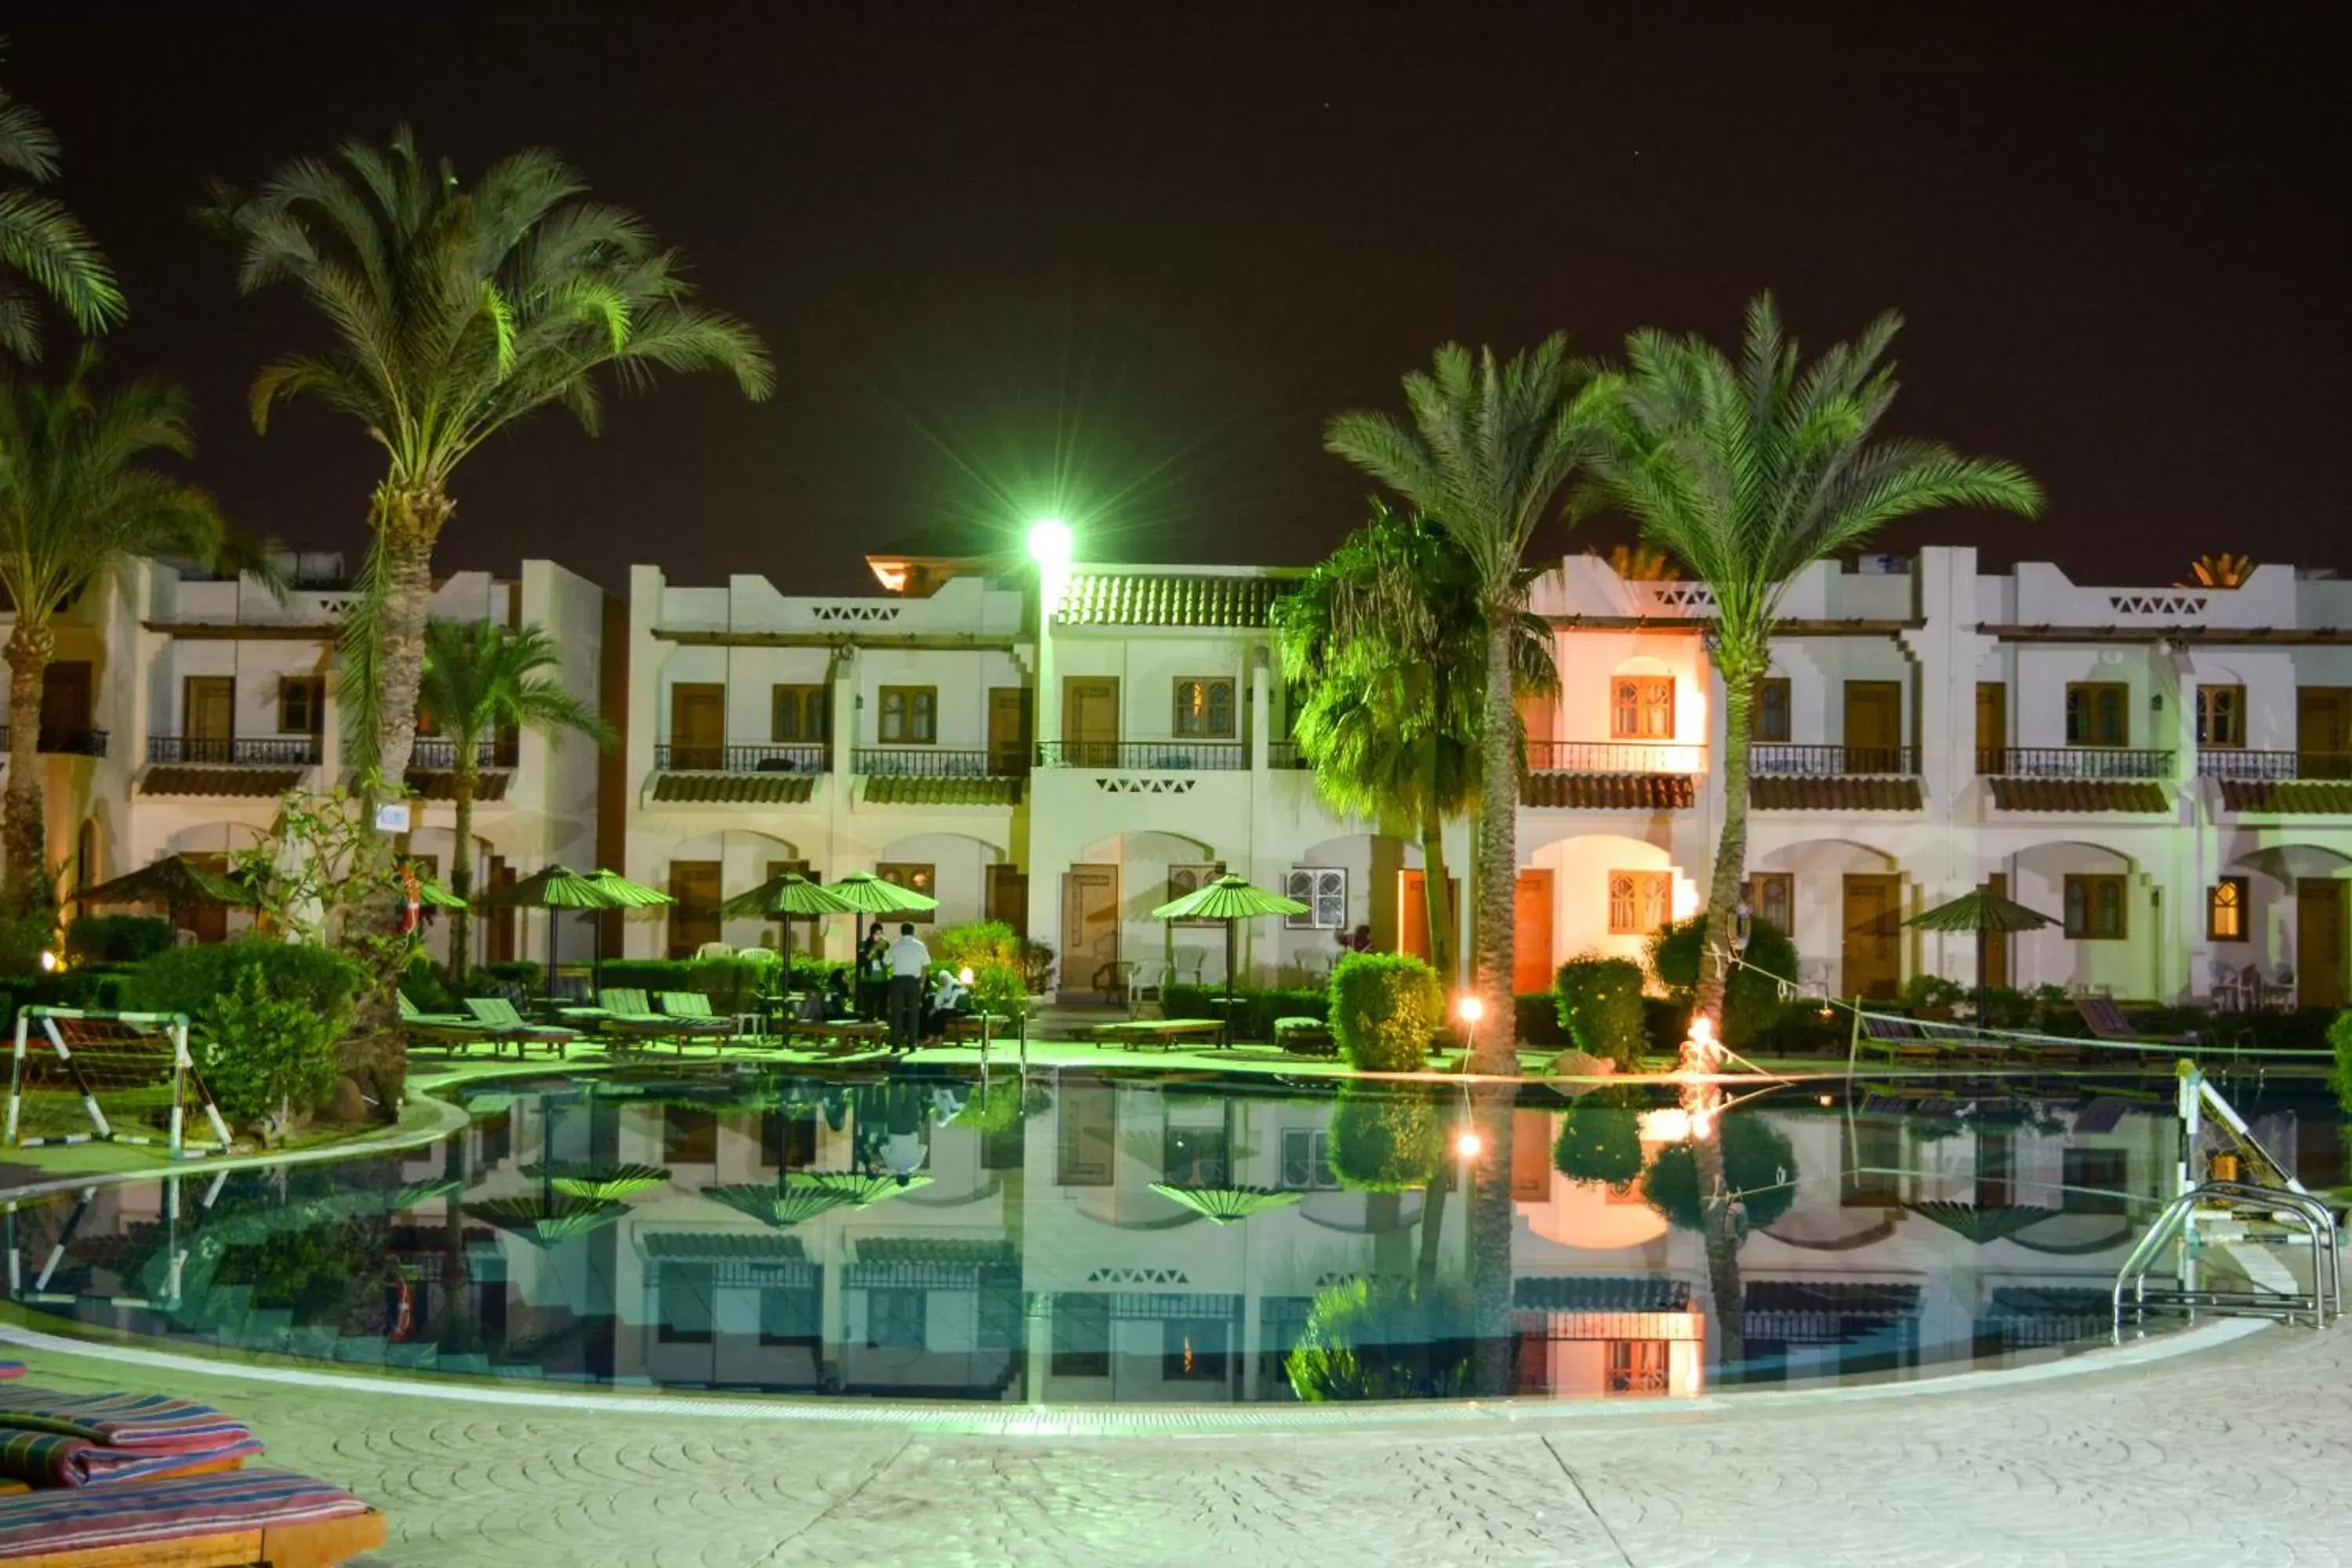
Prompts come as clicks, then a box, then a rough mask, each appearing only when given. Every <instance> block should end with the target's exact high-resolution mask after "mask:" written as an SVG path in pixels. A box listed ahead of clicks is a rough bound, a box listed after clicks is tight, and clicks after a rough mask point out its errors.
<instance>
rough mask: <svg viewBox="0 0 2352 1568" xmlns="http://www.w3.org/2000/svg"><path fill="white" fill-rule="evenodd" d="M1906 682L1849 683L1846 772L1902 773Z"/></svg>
mask: <svg viewBox="0 0 2352 1568" xmlns="http://www.w3.org/2000/svg"><path fill="white" fill-rule="evenodd" d="M1902 746H1903V683H1902V682H1901V681H1899V680H1849V681H1847V682H1846V683H1845V771H1846V772H1848V773H1900V772H1901V771H1902V766H1901V762H1902V756H1901V752H1902Z"/></svg>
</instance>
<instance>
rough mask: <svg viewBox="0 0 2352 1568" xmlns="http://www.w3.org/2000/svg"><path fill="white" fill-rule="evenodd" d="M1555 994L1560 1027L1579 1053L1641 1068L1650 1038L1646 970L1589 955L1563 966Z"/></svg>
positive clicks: (1625, 961)
mask: <svg viewBox="0 0 2352 1568" xmlns="http://www.w3.org/2000/svg"><path fill="white" fill-rule="evenodd" d="M1553 994H1554V995H1555V996H1556V997H1557V998H1558V1000H1559V1021H1560V1024H1561V1025H1562V1026H1564V1027H1565V1028H1566V1029H1567V1030H1568V1033H1569V1037H1570V1039H1572V1040H1574V1041H1575V1042H1576V1048H1577V1049H1578V1050H1580V1051H1582V1052H1583V1053H1584V1054H1585V1055H1586V1056H1589V1057H1606V1058H1608V1059H1609V1060H1611V1061H1612V1062H1615V1063H1616V1064H1617V1065H1618V1066H1619V1067H1621V1068H1626V1069H1627V1070H1629V1071H1631V1070H1635V1069H1638V1068H1640V1067H1641V1065H1642V1058H1643V1056H1644V1055H1646V1054H1647V1050H1648V1046H1649V1037H1648V1035H1647V1033H1646V1030H1645V1026H1644V1023H1643V1011H1642V966H1641V965H1640V964H1638V963H1634V962H1633V960H1632V959H1630V958H1604V957H1602V956H1601V954H1599V953H1597V952H1588V953H1583V954H1580V956H1578V957H1575V958H1571V959H1570V960H1569V961H1568V962H1567V963H1563V964H1561V965H1560V966H1559V979H1558V980H1557V981H1556V982H1555V983H1554V985H1553Z"/></svg>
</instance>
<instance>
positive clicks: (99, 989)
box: [0, 969, 125, 1038]
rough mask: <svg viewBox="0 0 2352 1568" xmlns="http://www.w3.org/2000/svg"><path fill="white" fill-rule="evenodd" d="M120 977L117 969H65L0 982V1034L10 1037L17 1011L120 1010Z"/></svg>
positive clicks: (11, 976) (13, 977)
mask: <svg viewBox="0 0 2352 1568" xmlns="http://www.w3.org/2000/svg"><path fill="white" fill-rule="evenodd" d="M124 973H125V972H124V971H121V970H118V969H67V970H61V971H59V972H58V973H55V974H16V975H10V976H8V977H7V978H5V979H0V1031H5V1032H7V1033H8V1034H9V1036H10V1037H11V1038H13V1037H14V1035H15V1030H16V1009H17V1008H18V1007H105V1008H118V1007H121V1005H122V978H123V974H124Z"/></svg>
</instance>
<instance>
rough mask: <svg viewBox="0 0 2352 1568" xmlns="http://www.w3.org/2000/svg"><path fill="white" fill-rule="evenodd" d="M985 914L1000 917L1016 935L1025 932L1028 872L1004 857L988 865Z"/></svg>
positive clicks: (1027, 927)
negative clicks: (986, 909)
mask: <svg viewBox="0 0 2352 1568" xmlns="http://www.w3.org/2000/svg"><path fill="white" fill-rule="evenodd" d="M988 918H989V919H990V920H992V921H1003V922H1004V923H1005V924H1006V925H1009V926H1011V927H1012V928H1013V933H1014V934H1015V935H1017V936H1027V935H1028V934H1029V873H1028V872H1026V871H1024V870H1023V869H1022V868H1020V867H1018V866H1015V865H1012V864H1010V863H1009V862H1006V861H1002V860H1000V861H998V862H997V863H996V864H995V865H993V866H991V867H990V868H988Z"/></svg>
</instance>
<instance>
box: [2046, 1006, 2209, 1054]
mask: <svg viewBox="0 0 2352 1568" xmlns="http://www.w3.org/2000/svg"><path fill="white" fill-rule="evenodd" d="M2074 1011H2075V1012H2077V1013H2079V1014H2081V1015H2082V1016H2083V1022H2084V1024H2085V1025H2086V1026H2089V1028H2090V1031H2091V1033H2092V1034H2094V1035H2095V1036H2097V1037H2099V1038H2100V1039H2103V1040H2127V1041H2130V1042H2132V1043H2134V1044H2137V1045H2146V1046H2193V1045H2196V1044H2197V1043H2198V1040H2197V1037H2196V1036H2194V1035H2151V1034H2149V1033H2148V1032H2147V1030H2145V1029H2136V1028H2134V1027H2132V1021H2131V1020H2130V1019H2129V1018H2126V1017H2125V1016H2124V1010H2123V1009H2122V1008H2121V1007H2118V1006H2116V1000H2115V998H2114V997H2112V996H2077V997H2075V998H2074Z"/></svg>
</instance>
